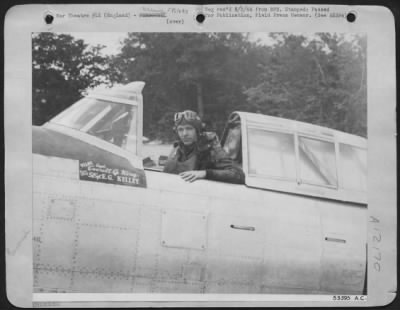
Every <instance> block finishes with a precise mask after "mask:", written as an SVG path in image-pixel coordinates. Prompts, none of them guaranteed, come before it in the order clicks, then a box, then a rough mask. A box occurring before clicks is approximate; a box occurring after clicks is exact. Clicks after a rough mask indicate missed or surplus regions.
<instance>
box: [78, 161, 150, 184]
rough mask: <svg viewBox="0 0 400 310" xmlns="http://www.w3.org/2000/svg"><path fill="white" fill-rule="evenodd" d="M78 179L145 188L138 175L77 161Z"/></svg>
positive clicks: (91, 162)
mask: <svg viewBox="0 0 400 310" xmlns="http://www.w3.org/2000/svg"><path fill="white" fill-rule="evenodd" d="M79 179H80V180H85V181H94V182H102V183H111V184H117V185H127V186H138V187H145V186H146V185H145V184H144V183H143V180H142V178H141V177H140V175H139V174H138V173H135V172H132V171H129V170H126V169H120V168H114V167H107V166H106V165H105V164H101V163H96V162H93V161H79Z"/></svg>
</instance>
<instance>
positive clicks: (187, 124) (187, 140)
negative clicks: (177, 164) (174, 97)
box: [174, 110, 202, 146]
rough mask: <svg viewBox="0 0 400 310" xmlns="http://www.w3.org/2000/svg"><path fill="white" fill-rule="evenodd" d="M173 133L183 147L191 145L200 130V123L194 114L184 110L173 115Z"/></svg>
mask: <svg viewBox="0 0 400 310" xmlns="http://www.w3.org/2000/svg"><path fill="white" fill-rule="evenodd" d="M174 121H175V127H174V128H175V131H176V133H177V134H178V136H179V139H180V140H181V141H182V143H183V144H184V145H187V146H189V145H192V144H193V143H195V142H197V139H198V137H199V135H200V133H201V130H202V121H201V119H200V117H199V116H198V115H197V113H196V112H193V111H190V110H186V111H183V112H178V113H175V116H174Z"/></svg>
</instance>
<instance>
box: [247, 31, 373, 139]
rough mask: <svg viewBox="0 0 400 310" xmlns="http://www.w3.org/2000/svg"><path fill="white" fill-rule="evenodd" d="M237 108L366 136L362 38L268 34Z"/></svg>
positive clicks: (364, 45)
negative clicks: (271, 42) (256, 69)
mask: <svg viewBox="0 0 400 310" xmlns="http://www.w3.org/2000/svg"><path fill="white" fill-rule="evenodd" d="M272 37H273V38H274V39H275V41H276V44H275V45H274V46H272V48H270V49H261V51H260V55H259V64H260V66H261V67H262V72H261V73H260V75H259V76H258V81H257V83H256V84H255V86H253V87H250V88H248V89H247V90H246V95H247V104H246V105H242V106H240V108H241V109H243V110H247V111H252V112H260V113H264V114H269V115H273V116H278V117H284V118H289V119H295V120H299V121H304V122H309V123H313V124H317V125H321V126H326V127H330V128H334V129H338V130H342V131H346V132H349V133H353V134H357V135H361V136H366V134H367V131H366V107H367V100H366V57H365V54H366V42H365V37H362V36H356V35H354V36H353V37H346V36H344V35H338V34H329V33H322V34H316V35H314V38H306V37H304V36H301V35H300V36H299V35H290V34H272Z"/></svg>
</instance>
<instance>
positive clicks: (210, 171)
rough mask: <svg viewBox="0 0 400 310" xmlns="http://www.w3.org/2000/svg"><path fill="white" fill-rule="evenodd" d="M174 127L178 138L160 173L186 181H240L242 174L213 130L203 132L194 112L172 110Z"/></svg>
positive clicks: (242, 180) (242, 178)
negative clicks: (170, 174)
mask: <svg viewBox="0 0 400 310" xmlns="http://www.w3.org/2000/svg"><path fill="white" fill-rule="evenodd" d="M174 121H175V126H174V130H175V132H176V133H177V135H178V137H179V141H177V142H175V143H174V146H173V150H172V152H171V154H170V155H169V157H168V160H167V162H166V164H165V166H164V172H167V173H174V174H179V175H180V176H181V177H182V179H184V180H185V181H187V182H193V181H196V180H198V179H208V180H215V181H222V182H229V183H244V173H243V171H242V169H241V168H240V167H238V166H237V165H236V164H235V163H234V162H233V160H232V159H231V158H230V157H229V156H228V155H227V153H226V152H225V151H224V150H223V149H222V147H221V144H220V142H219V140H218V137H217V135H216V134H215V133H213V132H204V131H203V123H202V121H201V119H200V117H199V116H198V115H197V113H196V112H193V111H190V110H186V111H183V112H178V113H175V117H174Z"/></svg>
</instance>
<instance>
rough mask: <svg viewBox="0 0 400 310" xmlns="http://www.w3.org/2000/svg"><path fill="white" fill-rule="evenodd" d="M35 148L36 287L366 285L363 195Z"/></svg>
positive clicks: (319, 288) (245, 289) (290, 288)
mask: <svg viewBox="0 0 400 310" xmlns="http://www.w3.org/2000/svg"><path fill="white" fill-rule="evenodd" d="M78 165H79V164H78V161H77V160H72V159H65V158H58V157H49V156H43V155H40V154H33V167H34V175H33V184H34V188H33V192H34V199H33V207H34V210H33V214H34V223H33V227H34V287H35V291H36V292H80V293H86V292H87V293H96V292H101V293H102V292H117V293H128V292H134V293H140V292H145V293H172V292H173V293H275V294H277V293H279V294H293V293H295V294H361V293H363V288H364V281H365V276H366V275H365V272H366V236H367V232H366V229H367V228H366V205H362V204H356V203H343V202H340V201H335V200H329V199H321V198H314V197H307V196H303V195H295V194H290V193H283V192H278V191H271V190H261V189H255V188H249V187H247V186H246V185H235V184H224V183H221V182H213V181H207V180H200V181H196V182H194V183H185V182H184V181H183V180H182V179H180V177H179V176H176V175H170V174H164V173H161V172H155V171H145V174H146V179H147V188H140V187H128V186H122V185H113V184H104V183H96V182H89V181H82V180H80V179H79V171H78Z"/></svg>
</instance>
